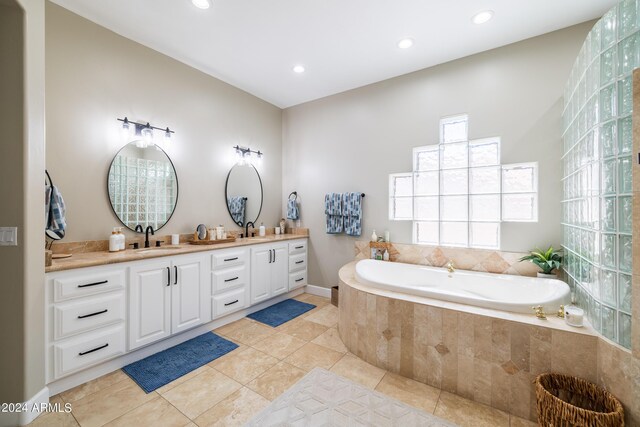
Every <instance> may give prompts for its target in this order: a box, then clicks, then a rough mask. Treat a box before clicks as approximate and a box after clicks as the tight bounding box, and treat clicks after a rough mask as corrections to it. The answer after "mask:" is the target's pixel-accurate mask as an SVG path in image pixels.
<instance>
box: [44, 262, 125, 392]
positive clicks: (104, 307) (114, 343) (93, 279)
mask: <svg viewBox="0 0 640 427" xmlns="http://www.w3.org/2000/svg"><path fill="white" fill-rule="evenodd" d="M45 294H46V296H45V301H46V314H45V319H46V354H47V356H46V359H47V379H48V380H49V381H52V380H55V379H57V378H61V377H64V376H66V375H69V374H71V373H73V372H76V371H79V370H82V369H84V368H87V367H89V366H92V365H95V364H98V363H101V362H103V361H106V360H109V359H112V358H114V357H117V356H119V355H122V354H124V353H125V352H126V336H127V331H126V268H125V267H123V266H101V267H91V268H83V269H80V270H72V271H63V272H59V273H51V274H48V275H47V276H46V291H45Z"/></svg>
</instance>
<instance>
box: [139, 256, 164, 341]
mask: <svg viewBox="0 0 640 427" xmlns="http://www.w3.org/2000/svg"><path fill="white" fill-rule="evenodd" d="M129 274H130V276H129V350H133V349H135V348H138V347H142V346H143V345H147V344H150V343H152V342H155V341H158V340H160V339H162V338H166V337H168V336H169V335H171V269H170V263H168V262H139V263H136V264H135V265H133V266H132V267H131V269H130V272H129Z"/></svg>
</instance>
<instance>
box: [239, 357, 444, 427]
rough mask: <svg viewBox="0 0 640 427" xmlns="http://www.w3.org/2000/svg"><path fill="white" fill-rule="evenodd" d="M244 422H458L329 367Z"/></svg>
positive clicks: (427, 425)
mask: <svg viewBox="0 0 640 427" xmlns="http://www.w3.org/2000/svg"><path fill="white" fill-rule="evenodd" d="M245 426H246V427H270V426H283V427H284V426H300V427H302V426H375V427H384V426H389V427H391V426H397V427H413V426H416V427H418V426H420V427H455V424H452V423H450V422H448V421H444V420H442V419H440V418H438V417H436V416H434V415H431V414H428V413H426V412H423V411H421V410H419V409H416V408H414V407H412V406H409V405H406V404H404V403H402V402H399V401H397V400H394V399H391V398H390V397H387V396H385V395H384V394H382V393H378V392H377V391H373V390H370V389H368V388H366V387H364V386H361V385H360V384H356V383H354V382H353V381H350V380H348V379H346V378H343V377H341V376H339V375H336V374H334V373H333V372H329V371H327V370H326V369H322V368H315V369H314V370H313V371H311V372H309V373H308V374H307V375H305V376H304V378H302V379H301V380H300V381H298V382H297V383H296V384H295V385H294V386H293V387H291V388H290V389H289V390H287V391H286V392H284V393H283V394H282V395H280V396H279V397H278V398H277V399H276V400H274V401H273V402H271V404H270V405H269V406H267V407H266V408H265V409H264V410H262V411H261V412H260V413H259V414H258V415H256V416H255V417H254V418H253V419H252V420H251V421H249V422H248V423H247V424H245Z"/></svg>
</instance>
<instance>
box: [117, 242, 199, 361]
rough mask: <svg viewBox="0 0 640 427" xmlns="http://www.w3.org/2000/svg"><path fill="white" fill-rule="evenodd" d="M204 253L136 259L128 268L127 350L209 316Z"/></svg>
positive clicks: (161, 337) (168, 334)
mask: <svg viewBox="0 0 640 427" xmlns="http://www.w3.org/2000/svg"><path fill="white" fill-rule="evenodd" d="M206 261H207V256H206V255H201V254H198V255H183V256H177V257H172V258H159V259H154V260H150V261H145V262H137V263H135V264H133V265H132V266H131V268H130V269H129V350H133V349H135V348H138V347H142V346H144V345H147V344H150V343H152V342H155V341H158V340H160V339H163V338H166V337H168V336H170V335H172V334H175V333H178V332H182V331H184V330H186V329H189V328H192V327H194V326H197V325H199V324H201V323H205V322H208V321H209V320H211V314H210V313H211V312H210V309H209V305H208V302H209V295H208V294H207V292H208V291H209V290H208V286H207V284H206V283H205V280H206V271H207V268H206V266H205V264H206Z"/></svg>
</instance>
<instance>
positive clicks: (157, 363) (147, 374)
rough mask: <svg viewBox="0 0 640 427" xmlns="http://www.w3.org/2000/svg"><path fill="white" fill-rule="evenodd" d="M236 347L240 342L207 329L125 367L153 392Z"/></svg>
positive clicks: (131, 375)
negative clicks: (234, 341)
mask: <svg viewBox="0 0 640 427" xmlns="http://www.w3.org/2000/svg"><path fill="white" fill-rule="evenodd" d="M236 348H238V345H237V344H235V343H232V342H231V341H228V340H225V339H224V338H222V337H219V336H218V335H216V334H214V333H213V332H207V333H205V334H202V335H200V336H197V337H195V338H192V339H190V340H189V341H185V342H183V343H182V344H178V345H176V346H174V347H171V348H168V349H166V350H163V351H161V352H159V353H156V354H152V355H151V356H149V357H145V358H144V359H142V360H138V361H137V362H133V363H131V364H130V365H127V366H125V367H124V368H122V370H123V371H124V372H125V373H126V374H127V375H129V376H130V377H131V379H132V380H134V381H135V382H136V383H138V385H139V386H140V388H142V389H143V390H144V391H146V392H147V393H151V392H152V391H154V390H155V389H157V388H160V387H162V386H163V385H165V384H169V383H170V382H171V381H173V380H175V379H176V378H180V377H181V376H183V375H185V374H188V373H189V372H191V371H193V370H194V369H197V368H199V367H200V366H203V365H206V364H207V363H209V362H211V361H212V360H214V359H217V358H218V357H220V356H224V355H225V354H227V353H229V352H230V351H231V350H235V349H236Z"/></svg>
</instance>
